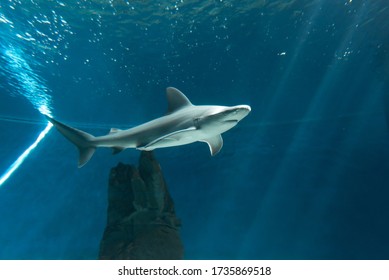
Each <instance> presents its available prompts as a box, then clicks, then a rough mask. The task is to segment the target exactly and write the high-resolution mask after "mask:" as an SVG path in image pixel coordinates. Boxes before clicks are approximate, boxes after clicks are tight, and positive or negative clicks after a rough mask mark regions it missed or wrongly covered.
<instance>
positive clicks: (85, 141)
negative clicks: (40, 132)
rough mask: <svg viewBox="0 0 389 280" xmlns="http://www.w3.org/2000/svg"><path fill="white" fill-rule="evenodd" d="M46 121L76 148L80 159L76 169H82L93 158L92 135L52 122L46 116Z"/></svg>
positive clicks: (52, 120)
mask: <svg viewBox="0 0 389 280" xmlns="http://www.w3.org/2000/svg"><path fill="white" fill-rule="evenodd" d="M46 117H47V119H48V120H49V121H50V122H51V123H52V124H53V125H54V126H55V127H56V128H57V129H58V131H59V132H61V134H62V135H63V136H65V137H66V138H67V139H68V140H69V141H70V142H72V143H73V144H74V145H76V146H77V148H78V150H79V152H80V158H79V159H78V167H79V168H80V167H83V166H84V165H85V164H86V163H87V162H88V161H89V160H90V159H91V157H92V156H93V154H94V152H95V150H96V146H95V145H94V144H93V143H92V140H93V139H94V138H95V137H94V136H93V135H91V134H88V133H86V132H84V131H81V130H78V129H75V128H73V127H70V126H67V125H65V124H63V123H61V122H59V121H56V120H54V119H53V118H50V117H48V116H46Z"/></svg>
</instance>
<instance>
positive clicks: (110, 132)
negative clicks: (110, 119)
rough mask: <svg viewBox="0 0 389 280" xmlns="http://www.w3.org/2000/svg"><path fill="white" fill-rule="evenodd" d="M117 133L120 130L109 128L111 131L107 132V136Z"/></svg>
mask: <svg viewBox="0 0 389 280" xmlns="http://www.w3.org/2000/svg"><path fill="white" fill-rule="evenodd" d="M119 131H121V129H119V128H114V127H113V128H111V130H110V131H109V133H108V134H114V133H116V132H119Z"/></svg>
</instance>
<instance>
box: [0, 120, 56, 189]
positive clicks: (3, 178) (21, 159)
mask: <svg viewBox="0 0 389 280" xmlns="http://www.w3.org/2000/svg"><path fill="white" fill-rule="evenodd" d="M52 127H53V125H52V124H51V123H48V124H47V126H46V127H45V129H44V130H42V132H41V133H40V134H39V136H38V138H37V139H36V140H35V141H34V143H32V144H31V146H30V147H28V148H27V149H26V150H25V151H24V152H23V154H21V155H20V156H19V157H18V158H17V160H15V162H14V163H13V164H11V166H10V167H9V168H8V169H7V170H6V171H5V172H4V174H3V175H1V177H0V187H1V186H2V185H3V184H4V182H5V181H7V180H8V178H9V177H11V175H12V174H13V173H14V172H15V171H16V170H17V169H18V168H19V166H20V165H21V164H22V163H23V162H24V160H25V159H26V158H27V156H28V155H29V154H30V153H31V151H32V150H34V149H35V148H36V147H37V146H38V144H39V142H41V141H42V139H43V138H44V137H45V136H46V134H47V133H48V132H49V131H50V129H51V128H52Z"/></svg>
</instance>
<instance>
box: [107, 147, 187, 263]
mask: <svg viewBox="0 0 389 280" xmlns="http://www.w3.org/2000/svg"><path fill="white" fill-rule="evenodd" d="M108 202H109V204H108V215H107V216H108V220H107V226H106V228H105V231H104V235H103V239H102V240H101V243H100V252H99V259H105V260H107V259H130V260H145V259H182V258H183V252H184V249H183V245H182V242H181V239H180V235H179V227H180V222H179V220H178V219H177V217H176V215H175V211H174V204H173V200H172V198H171V197H170V194H169V192H168V189H167V186H166V183H165V180H164V177H163V174H162V171H161V167H160V165H159V163H158V162H157V161H156V159H155V157H154V155H153V153H152V152H142V153H141V156H140V159H139V167H138V168H136V167H135V166H132V165H126V164H122V163H119V164H118V165H117V166H116V167H114V168H112V169H111V173H110V176H109V189H108Z"/></svg>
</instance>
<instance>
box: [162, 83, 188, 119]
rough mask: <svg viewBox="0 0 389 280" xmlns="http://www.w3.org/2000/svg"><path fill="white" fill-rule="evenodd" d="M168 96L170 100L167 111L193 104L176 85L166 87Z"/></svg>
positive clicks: (170, 111) (168, 100)
mask: <svg viewBox="0 0 389 280" xmlns="http://www.w3.org/2000/svg"><path fill="white" fill-rule="evenodd" d="M166 96H167V102H168V108H167V113H168V114H170V113H173V112H174V111H177V110H179V109H181V108H183V107H186V106H193V104H192V103H191V102H190V101H189V99H188V98H187V97H186V96H185V94H183V93H182V92H181V91H179V90H178V89H176V88H174V87H168V88H167V89H166Z"/></svg>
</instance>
